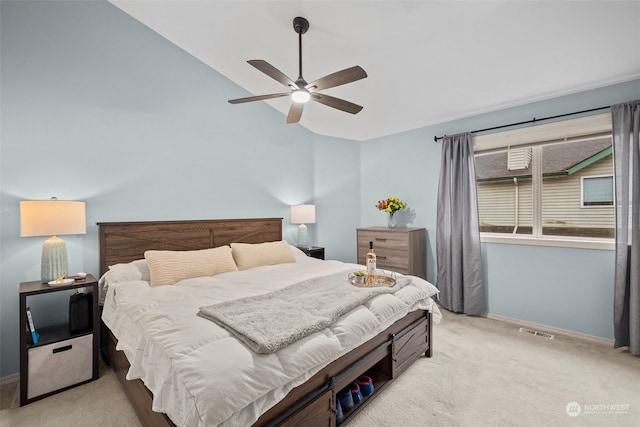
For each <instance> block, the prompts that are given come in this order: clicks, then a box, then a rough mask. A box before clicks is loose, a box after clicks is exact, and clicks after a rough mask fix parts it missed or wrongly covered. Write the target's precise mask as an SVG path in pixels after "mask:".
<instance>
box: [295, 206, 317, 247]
mask: <svg viewBox="0 0 640 427" xmlns="http://www.w3.org/2000/svg"><path fill="white" fill-rule="evenodd" d="M315 222H316V205H295V206H291V224H300V225H299V226H298V246H303V247H310V246H309V236H308V234H307V226H306V224H315Z"/></svg>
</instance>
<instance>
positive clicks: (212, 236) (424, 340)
mask: <svg viewBox="0 0 640 427" xmlns="http://www.w3.org/2000/svg"><path fill="white" fill-rule="evenodd" d="M98 225H99V227H100V274H104V273H105V272H106V271H107V269H108V266H109V265H113V264H116V263H119V262H130V261H133V260H136V259H142V258H144V251H145V250H148V249H156V250H195V249H205V248H210V247H216V246H221V245H227V244H230V243H232V242H242V243H262V242H269V241H275V240H280V239H281V238H282V218H262V219H228V220H227V219H225V220H195V221H152V222H127V223H99V224H98ZM104 331H105V334H104V335H103V337H104V339H105V341H106V346H107V350H106V355H105V356H106V357H108V360H109V362H110V364H111V366H112V368H113V370H114V372H115V373H116V376H117V377H118V380H119V381H120V384H121V385H122V387H123V389H124V390H125V392H126V394H127V396H128V398H129V401H130V402H131V404H132V405H133V407H134V409H135V411H136V413H137V415H138V418H139V419H140V422H141V423H142V424H143V425H144V426H154V427H155V426H174V424H173V422H172V421H171V420H170V419H169V417H167V416H166V415H165V414H161V413H157V412H153V411H152V410H151V402H152V395H151V392H150V391H149V390H148V389H147V388H146V387H145V386H144V384H143V383H142V381H140V380H133V381H129V380H127V379H126V374H127V371H128V370H129V366H130V365H129V361H128V360H127V358H126V357H125V356H124V354H123V353H122V352H121V351H118V350H116V344H117V339H116V338H115V337H114V336H113V334H111V332H110V331H108V329H107V328H106V327H104ZM432 337H433V331H432V317H431V314H430V313H429V312H428V311H424V310H418V311H414V312H411V313H409V314H408V315H407V316H405V317H404V318H402V319H400V320H398V321H397V322H395V323H394V324H393V325H391V326H390V327H389V328H387V329H386V330H385V331H383V332H381V333H380V334H378V335H376V336H375V337H374V338H372V339H371V340H369V341H367V342H365V343H364V344H362V345H361V346H359V347H357V348H355V349H354V350H352V351H351V352H349V353H347V354H345V355H344V356H342V357H340V358H339V359H337V360H335V361H333V362H332V363H330V364H329V365H327V366H326V367H325V368H323V369H322V370H321V371H320V372H318V373H317V374H315V375H314V376H312V377H311V378H310V379H309V380H307V381H306V382H305V383H303V384H301V385H300V386H298V387H296V388H294V389H293V390H292V391H291V392H290V393H289V394H288V395H287V396H286V397H285V398H284V399H283V400H282V401H280V402H279V403H277V404H276V405H275V406H273V407H272V408H271V409H269V410H268V411H267V412H265V413H264V414H263V415H262V416H261V417H260V418H259V419H258V420H257V421H256V423H255V424H254V425H255V426H276V425H277V426H299V425H305V426H330V427H332V426H336V403H335V402H336V393H337V392H338V391H340V390H341V389H342V388H344V387H346V386H347V385H348V384H349V383H350V382H352V381H354V380H355V379H356V378H357V377H359V376H361V375H368V376H370V377H371V378H372V379H373V381H374V386H375V391H374V393H373V394H372V395H370V396H366V397H365V398H364V399H363V400H362V401H361V402H360V403H358V404H356V406H354V408H353V409H351V410H349V411H345V412H344V421H343V422H342V423H341V424H340V425H343V424H345V423H346V422H348V421H349V420H350V419H352V417H353V416H354V415H355V414H356V413H358V412H359V411H360V410H361V409H362V408H364V407H365V406H366V405H367V404H368V403H369V402H370V401H371V400H372V399H373V398H375V397H376V396H377V395H378V394H379V392H380V391H381V390H383V389H384V388H385V387H386V386H387V385H388V384H389V383H390V382H391V381H393V379H394V378H396V377H397V376H398V375H399V374H400V373H402V372H403V371H404V370H406V369H407V368H408V367H409V366H410V365H411V364H412V363H413V362H414V361H415V360H417V359H418V358H420V357H421V356H422V355H426V356H427V357H431V355H432V351H433V350H432V349H433V346H432V339H433V338H432Z"/></svg>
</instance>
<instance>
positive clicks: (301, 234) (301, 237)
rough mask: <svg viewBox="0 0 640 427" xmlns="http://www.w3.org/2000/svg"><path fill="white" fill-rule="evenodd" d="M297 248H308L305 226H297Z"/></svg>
mask: <svg viewBox="0 0 640 427" xmlns="http://www.w3.org/2000/svg"><path fill="white" fill-rule="evenodd" d="M298 246H302V247H309V236H308V234H307V226H306V225H304V224H300V225H299V226H298Z"/></svg>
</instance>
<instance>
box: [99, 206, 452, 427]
mask: <svg viewBox="0 0 640 427" xmlns="http://www.w3.org/2000/svg"><path fill="white" fill-rule="evenodd" d="M98 225H99V228H100V275H101V280H100V282H101V286H102V290H103V291H104V294H103V295H102V296H101V300H103V301H102V302H103V304H104V306H103V311H102V319H103V337H102V344H101V346H102V347H103V356H104V357H105V358H106V359H107V361H108V363H109V364H110V365H111V366H112V368H113V370H114V372H115V373H116V376H117V377H118V379H119V381H120V384H121V385H122V387H123V389H124V390H125V392H126V393H127V396H128V398H129V400H130V402H131V404H132V405H133V407H134V409H135V410H136V413H137V415H138V417H139V419H140V421H141V423H142V424H143V425H145V426H173V425H179V426H183V425H184V426H205V425H206V426H209V425H256V426H264V425H325V426H334V425H336V393H337V392H338V391H340V390H341V389H343V388H344V387H346V386H347V385H348V384H349V383H350V382H352V381H353V380H354V379H355V378H356V377H358V376H360V375H362V374H367V375H368V376H370V377H371V378H372V379H373V381H374V384H375V392H374V393H373V394H372V395H371V396H368V397H366V398H365V399H363V401H362V402H361V403H360V404H358V405H356V406H355V407H354V408H353V409H352V410H350V411H349V412H348V413H347V412H345V414H344V421H343V423H346V422H348V421H349V420H350V419H351V417H353V415H355V414H356V413H357V412H358V411H360V410H361V409H362V408H363V407H365V406H366V404H367V403H368V402H369V401H371V399H373V398H374V397H375V396H377V395H378V393H379V391H380V390H383V389H384V388H385V387H386V385H388V384H389V382H391V381H393V379H394V378H395V377H397V376H398V375H399V374H400V373H402V372H403V371H404V370H405V369H406V368H407V367H408V366H410V365H411V363H412V362H414V361H415V360H416V359H418V358H419V357H421V356H423V355H426V356H427V357H431V355H432V348H433V347H432V336H433V334H432V324H433V321H434V318H435V319H436V320H437V319H438V317H439V312H438V309H437V306H436V305H435V304H434V303H433V300H432V299H431V297H432V296H434V295H435V294H436V293H437V290H435V288H434V287H433V286H432V285H430V284H429V283H427V282H426V281H424V280H423V279H420V278H415V277H410V276H408V277H403V276H401V277H400V279H399V280H398V285H399V284H400V280H403V283H405V284H406V286H404V287H402V289H399V290H397V291H394V293H390V292H391V291H389V293H382V294H380V295H377V296H375V297H373V298H372V299H371V300H370V301H368V302H367V303H366V304H363V305H361V306H358V307H357V308H355V309H353V310H350V311H348V312H347V313H346V314H344V315H341V316H340V317H339V319H338V320H337V321H336V322H335V324H332V325H331V326H330V327H326V328H323V329H321V330H318V331H316V332H314V333H312V334H310V335H308V336H304V337H303V338H301V339H297V340H296V341H292V342H287V345H284V346H280V347H277V348H276V349H275V350H273V349H272V350H270V351H271V352H269V351H267V350H265V353H256V352H254V351H252V350H250V349H249V348H250V346H249V344H248V343H247V342H246V341H241V340H240V339H239V338H238V336H236V335H234V334H233V333H231V332H229V330H227V329H225V328H224V327H222V326H220V325H219V324H217V323H214V322H212V321H211V320H210V319H207V318H206V316H203V315H202V313H203V312H204V309H205V308H206V307H212V308H215V310H213V312H217V311H218V310H219V309H220V307H221V306H223V305H225V304H226V305H229V302H228V300H233V301H237V302H238V303H240V302H247V301H248V302H252V300H254V299H260V298H267V297H269V296H271V295H274V294H277V293H279V292H285V291H288V289H290V288H295V287H297V286H302V285H309V284H310V282H311V281H314V280H315V281H317V280H324V281H327V280H328V279H329V278H333V279H334V281H339V282H340V283H341V284H340V285H336V286H342V284H346V285H347V286H346V287H347V288H350V289H351V288H353V287H352V286H351V285H349V284H348V281H347V273H348V272H349V271H353V270H354V269H357V268H359V267H358V266H357V265H354V264H346V263H341V262H338V261H321V260H318V259H315V258H311V257H307V256H305V255H304V253H303V252H302V251H299V250H297V249H296V248H295V247H292V246H289V245H288V244H287V247H288V248H289V251H290V254H291V256H292V258H293V262H289V261H287V262H282V263H267V264H260V263H258V265H257V266H255V267H254V265H253V264H252V262H253V261H254V258H253V254H255V253H258V252H255V250H258V249H259V248H264V247H265V245H271V246H269V248H275V247H276V246H274V245H277V247H278V248H282V245H284V244H286V242H283V241H282V218H258V219H221V220H193V221H150V222H126V223H122V222H120V223H99V224H98ZM227 247H233V248H234V250H233V254H234V257H236V258H234V260H235V261H236V264H237V265H242V263H244V267H245V268H242V269H240V271H224V272H222V273H220V274H216V275H214V276H212V277H191V278H187V279H184V280H179V281H178V282H177V283H175V284H173V285H171V286H162V285H159V286H151V285H150V280H151V279H150V278H149V277H148V276H149V273H148V271H152V272H153V271H157V266H156V264H154V263H155V261H153V259H152V258H150V257H149V258H148V260H145V252H146V251H152V252H153V253H156V252H158V253H163V254H164V253H165V252H163V251H170V252H167V253H170V254H173V253H176V252H178V251H179V252H180V254H182V253H185V254H187V253H191V252H194V253H195V252H201V250H202V249H208V248H216V250H221V251H223V252H225V251H226V252H229V251H231V249H227ZM260 250H263V249H260ZM243 251H248V252H246V253H245V252H243ZM270 251H273V249H270ZM278 251H280V249H278ZM236 252H237V253H236ZM262 253H263V254H264V252H262ZM246 254H248V255H249V256H248V257H247V255H246ZM148 255H149V256H150V254H148ZM240 255H242V257H244V258H242V257H240ZM269 255H271V254H269ZM170 256H173V255H170ZM225 256H226V255H225ZM247 262H248V264H247ZM164 264H166V263H164ZM164 264H163V265H164ZM151 274H153V273H151ZM157 277H159V276H158V274H157V273H156V278H157ZM336 278H341V279H340V280H337V279H336ZM154 280H155V279H154ZM314 283H315V282H314ZM321 283H325V282H321ZM332 286H333V285H332ZM285 288H286V289H285ZM385 292H386V291H385ZM399 301H401V302H402V304H404V305H405V306H404V307H402V304H401V303H400V302H399ZM253 303H255V301H253ZM234 304H235V303H234ZM199 309H200V311H198V310H199ZM266 311H269V310H266ZM199 314H200V315H199ZM123 319H124V320H123ZM267 347H268V346H267ZM256 351H261V350H259V349H258V350H256Z"/></svg>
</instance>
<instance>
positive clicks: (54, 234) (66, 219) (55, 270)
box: [20, 197, 87, 283]
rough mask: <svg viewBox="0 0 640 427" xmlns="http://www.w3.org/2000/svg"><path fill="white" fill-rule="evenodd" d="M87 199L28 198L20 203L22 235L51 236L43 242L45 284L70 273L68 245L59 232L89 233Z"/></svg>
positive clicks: (43, 280)
mask: <svg viewBox="0 0 640 427" xmlns="http://www.w3.org/2000/svg"><path fill="white" fill-rule="evenodd" d="M86 232H87V223H86V216H85V207H84V202H75V201H70V200H58V199H56V198H55V197H53V198H51V200H28V201H21V202H20V236H22V237H29V236H50V237H49V238H48V239H47V240H45V242H44V244H43V245H42V269H41V278H42V282H43V283H48V282H50V281H52V280H56V279H58V278H61V277H62V276H63V275H65V274H67V273H68V272H69V267H68V262H67V246H66V245H65V243H64V240H62V239H61V238H59V237H58V235H64V234H86Z"/></svg>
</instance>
